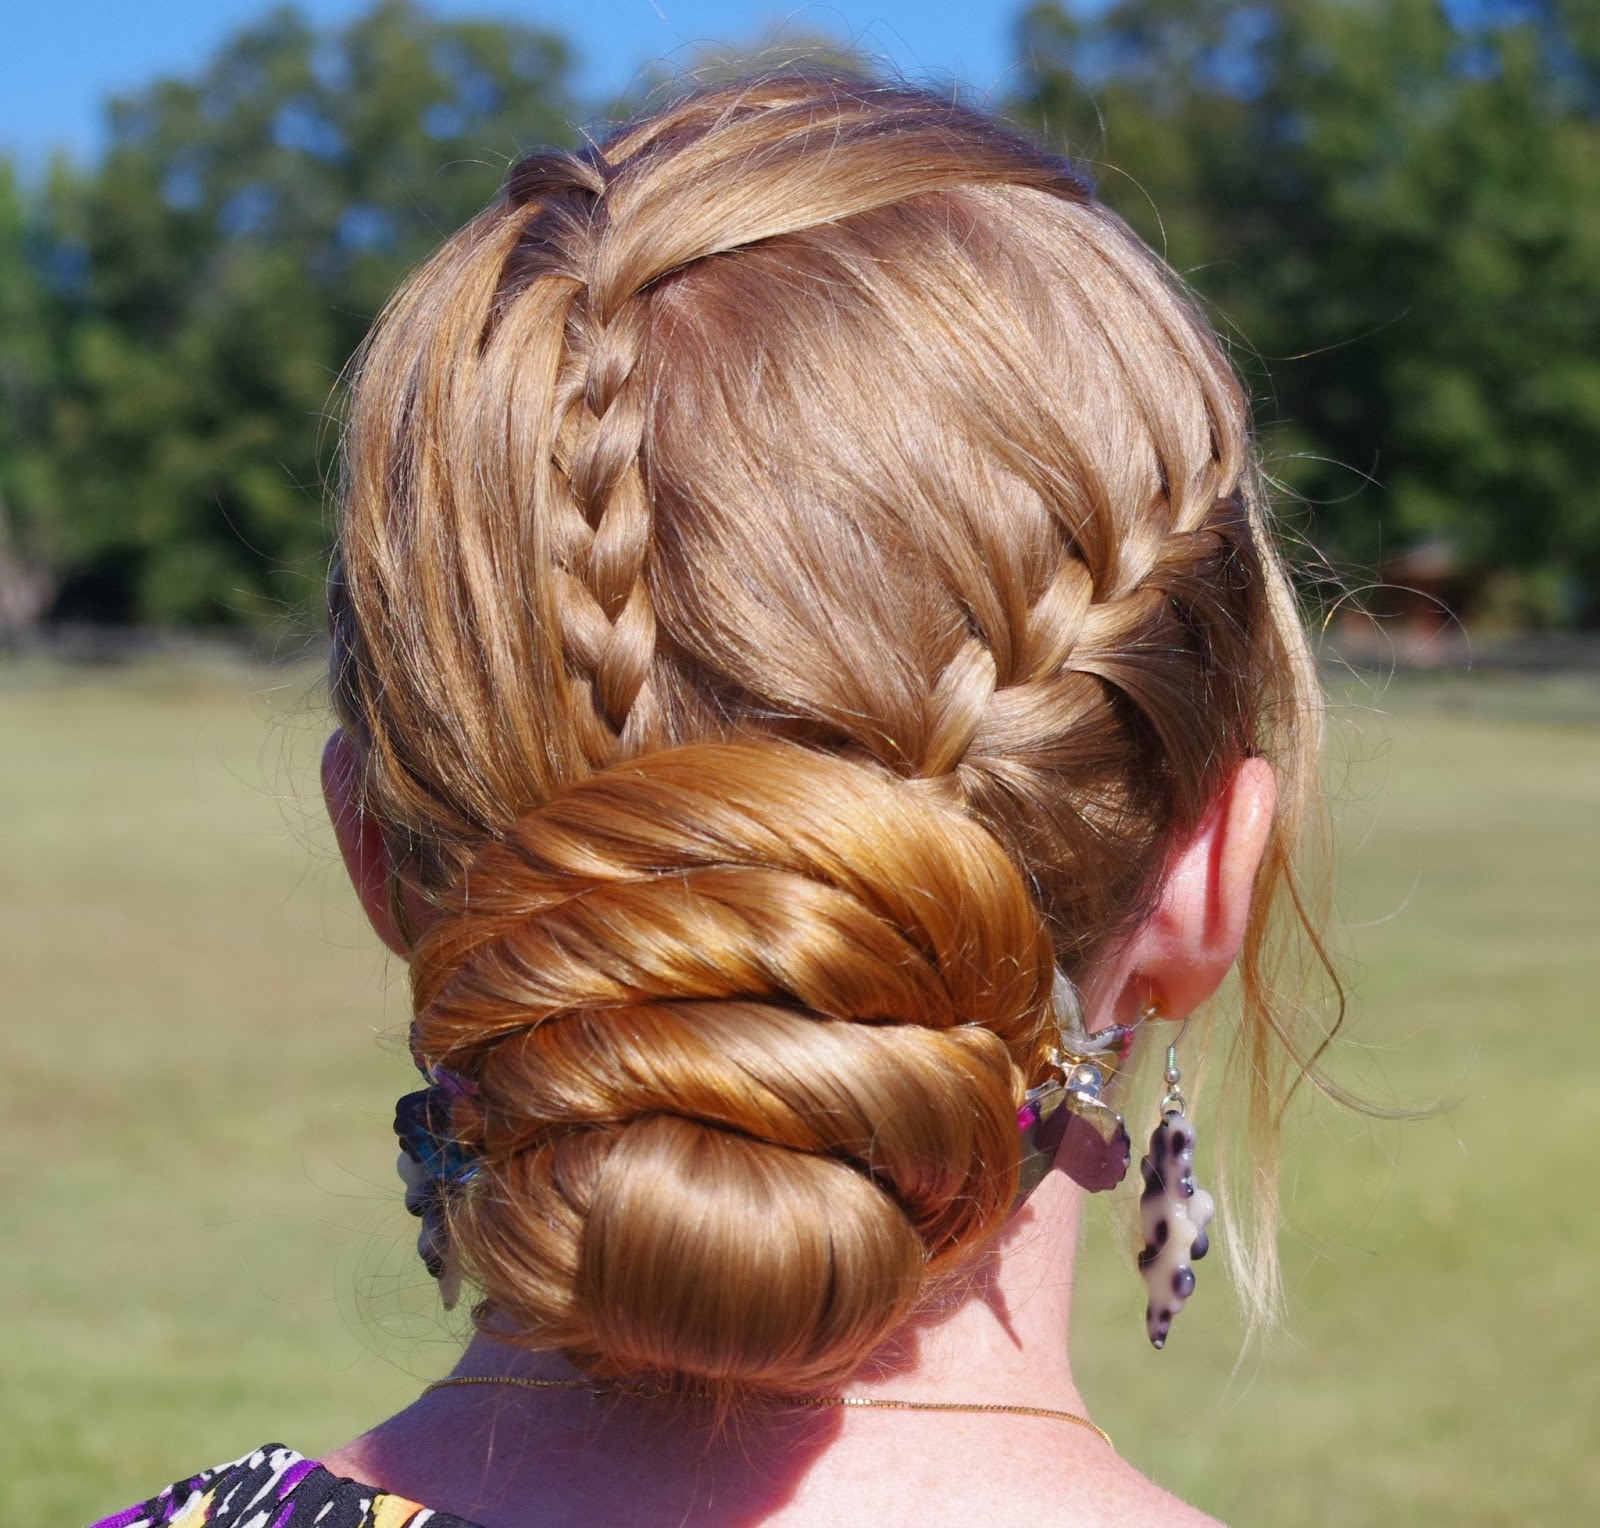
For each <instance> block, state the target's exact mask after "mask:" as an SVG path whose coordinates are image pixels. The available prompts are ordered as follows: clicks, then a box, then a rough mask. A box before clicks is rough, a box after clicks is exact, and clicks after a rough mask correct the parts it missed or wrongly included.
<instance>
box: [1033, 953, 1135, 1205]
mask: <svg viewBox="0 0 1600 1528" xmlns="http://www.w3.org/2000/svg"><path fill="white" fill-rule="evenodd" d="M1051 1008H1052V1011H1053V1013H1054V1016H1055V1023H1056V1042H1055V1045H1054V1046H1053V1047H1052V1048H1051V1051H1050V1065H1051V1067H1052V1069H1053V1071H1054V1075H1053V1076H1051V1077H1049V1078H1047V1079H1046V1080H1045V1081H1044V1082H1042V1083H1040V1084H1039V1086H1038V1087H1036V1088H1029V1089H1028V1092H1027V1094H1026V1095H1025V1096H1024V1098H1023V1102H1022V1108H1021V1109H1019V1110H1018V1111H1017V1129H1018V1130H1020V1131H1021V1132H1022V1170H1021V1173H1020V1174H1019V1176H1018V1180H1017V1203H1019V1204H1020V1203H1021V1202H1022V1201H1023V1200H1024V1199H1025V1198H1027V1196H1028V1195H1029V1194H1030V1193H1032V1192H1033V1190H1034V1189H1035V1188H1037V1187H1038V1186H1039V1183H1040V1182H1041V1181H1042V1180H1043V1178H1044V1175H1045V1174H1046V1173H1047V1172H1049V1171H1050V1168H1051V1165H1052V1164H1053V1163H1054V1162H1055V1160H1056V1157H1057V1155H1058V1154H1059V1155H1060V1156H1061V1165H1062V1167H1063V1168H1064V1169H1065V1170H1066V1173H1067V1176H1068V1177H1070V1178H1071V1179H1072V1180H1073V1181H1074V1182H1075V1183H1077V1184H1078V1185H1079V1186H1080V1187H1082V1188H1085V1189H1087V1190H1088V1191H1089V1192H1090V1193H1091V1194H1098V1193H1101V1192H1103V1191H1104V1190H1106V1189H1112V1188H1115V1187H1116V1186H1117V1185H1118V1184H1119V1183H1121V1182H1122V1180H1123V1179H1124V1178H1125V1177H1126V1176H1127V1173H1128V1163H1129V1162H1130V1161H1131V1159H1132V1157H1133V1143H1132V1142H1131V1141H1130V1140H1129V1139H1128V1127H1127V1126H1126V1125H1125V1124H1124V1123H1123V1120H1122V1116H1121V1115H1120V1114H1118V1113H1117V1111H1116V1110H1115V1109H1113V1108H1112V1107H1111V1106H1110V1105H1109V1104H1107V1103H1106V1102H1105V1101H1104V1100H1103V1099H1102V1098H1101V1096H1100V1095H1101V1094H1102V1092H1103V1091H1104V1090H1105V1088H1106V1086H1107V1085H1108V1084H1109V1083H1110V1081H1111V1079H1112V1077H1113V1076H1114V1075H1115V1074H1116V1069H1117V1067H1118V1066H1120V1065H1121V1063H1122V1062H1123V1061H1124V1060H1125V1059H1126V1057H1127V1055H1128V1050H1129V1042H1130V1041H1131V1039H1132V1036H1133V1031H1132V1029H1130V1028H1129V1027H1128V1026H1126V1025H1123V1024H1117V1025H1113V1026H1112V1027H1111V1028H1109V1029H1102V1030H1100V1031H1099V1032H1098V1033H1096V1034H1092V1035H1091V1034H1090V1033H1089V1032H1088V1031H1087V1030H1086V1029H1085V1028H1084V1027H1083V1000H1082V999H1081V998H1080V997H1079V996H1078V989H1077V988H1076V987H1074V986H1073V985H1072V982H1071V980H1070V979H1069V978H1068V977H1067V974H1066V973H1065V972H1064V971H1061V970H1059V969H1058V970H1057V971H1056V976H1055V989H1054V992H1053V994H1052V997H1051ZM1063 1142H1065V1147H1064V1148H1063Z"/></svg>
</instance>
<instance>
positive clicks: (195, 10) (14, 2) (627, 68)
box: [0, 0, 1024, 166]
mask: <svg viewBox="0 0 1600 1528" xmlns="http://www.w3.org/2000/svg"><path fill="white" fill-rule="evenodd" d="M1023 3H1024V0H831V3H827V4H823V3H800V0H789V3H781V0H780V3H777V4H770V3H765V0H431V3H430V4H429V5H428V7H427V8H428V9H430V10H432V11H434V12H435V13H437V14H443V15H477V16H501V17H514V18H516V19H519V20H523V21H527V22H531V23H535V24H542V25H545V26H548V27H550V28H551V29H553V30H556V31H560V32H562V33H564V34H565V35H566V36H567V37H569V38H570V39H571V40H572V41H573V43H574V44H575V45H576V47H577V50H578V54H579V61H580V68H579V73H578V79H577V82H578V86H579V89H580V91H581V92H582V93H583V94H585V95H593V96H596V97H599V96H603V95H605V94H607V93H609V92H612V91H615V90H618V89H620V88H621V87H622V86H624V85H625V84H626V83H627V82H628V80H629V78H630V76H631V75H632V74H633V72H634V71H635V70H636V69H638V68H639V66H640V65H641V64H644V63H646V62H665V63H667V64H668V65H670V64H672V63H674V62H679V63H682V62H686V61H687V60H688V58H689V57H690V56H691V55H692V54H693V52H694V51H695V45H696V44H697V43H703V42H721V43H740V42H747V41H749V40H750V39H751V38H753V37H755V36H756V35H758V34H760V33H761V32H763V31H764V30H765V29H766V28H767V27H769V26H782V27H783V28H785V29H787V30H789V31H792V32H794V33H807V34H814V33H816V32H828V33H832V34H835V35H838V36H842V37H846V38H851V39H854V40H855V42H856V43H857V45H858V46H860V47H861V48H862V49H863V51H865V52H868V53H870V54H874V55H877V56H880V57H883V58H885V59H886V60H888V61H889V62H890V63H891V64H892V65H893V66H894V67H895V68H896V69H898V70H900V71H901V72H902V73H904V74H906V75H908V76H910V77H911V78H913V79H921V80H939V81H945V80H950V79H955V80H959V81H960V82H961V83H963V84H964V85H967V86H969V87H971V88H973V89H974V90H976V91H977V92H978V93H979V94H980V95H981V94H983V93H985V92H987V91H989V90H991V89H993V88H994V87H995V86H996V85H998V84H1001V83H1003V81H1004V78H1005V75H1006V71H1007V70H1008V68H1009V67H1010V65H1011V61H1012V60H1011V36H1012V29H1013V26H1014V24H1015V20H1016V17H1017V15H1018V14H1019V13H1020V11H1021V10H1022V8H1023ZM270 6H271V0H0V153H9V154H12V155H15V156H17V157H18V158H20V159H21V160H23V162H24V163H26V164H28V165H30V166H37V165H39V164H41V163H42V162H43V160H44V158H45V156H46V155H47V154H48V153H49V152H50V150H51V149H52V148H54V147H57V146H59V147H62V148H65V149H67V150H68V151H70V152H72V153H74V154H76V155H79V156H83V155H86V154H91V153H93V152H94V151H95V149H96V147H97V146H98V145H99V143H100V108H101V103H102V102H103V101H104V100H105V98H106V97H107V96H109V95H112V94H115V93H117V92H120V91H127V90H132V89H136V88H137V87H139V86H140V85H143V84H145V83H146V82H147V81H149V80H151V79H153V78H155V77H156V76H158V75H162V74H178V75H182V74H186V73H190V72H192V71H194V70H196V69H198V68H199V67H200V66H201V64H203V62H204V61H205V59H206V57H207V56H208V55H209V54H210V53H211V52H212V51H213V49H215V47H216V46H217V44H218V43H219V42H220V41H221V40H222V39H223V38H224V37H226V36H227V35H228V34H229V33H230V32H232V31H234V30H235V29H237V28H238V27H239V26H240V25H241V24H242V23H244V22H247V21H249V20H251V19H252V18H254V17H256V16H259V15H261V14H262V13H263V12H265V11H266V10H268V9H269V8H270ZM299 8H300V10H301V11H303V12H304V13H305V14H307V15H308V16H310V17H311V18H312V19H313V20H314V21H317V22H323V23H335V24H336V23H338V22H341V21H344V20H347V19H348V18H349V17H351V16H353V15H355V14H357V13H358V12H360V11H361V10H363V9H365V0H301V4H300V6H299Z"/></svg>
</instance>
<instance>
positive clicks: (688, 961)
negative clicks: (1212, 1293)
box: [413, 743, 1052, 1393]
mask: <svg viewBox="0 0 1600 1528" xmlns="http://www.w3.org/2000/svg"><path fill="white" fill-rule="evenodd" d="M1051 974H1052V958H1051V953H1050V946H1049V941H1048V939H1047V938H1046V935H1045V932H1044V929H1043V926H1042V924H1041V922H1040V919H1039V915H1038V913H1037V911H1036V909H1035V907H1034V905H1033V903H1032V900H1031V898H1030V897H1029V895H1028V891H1027V887H1026V885H1025V884H1024V883H1023V881H1022V878H1021V877H1020V875H1019V874H1018V873H1017V871H1016V870H1015V868H1014V867H1013V866H1012V864H1011V862H1010V860H1009V859H1008V858H1007V856H1006V855H1005V853H1004V851H1003V850H1001V848H1000V847H999V845H998V844H997V843H996V842H995V841H994V840H993V839H992V838H991V837H990V836H989V835H988V834H987V833H985V832H984V831H983V830H982V829H981V828H979V827H978V826H976V825H975V824H974V823H973V822H971V821H970V819H967V818H964V817H962V816H961V815H960V814H959V813H957V812H955V811H953V810H950V809H948V808H945V807H942V806H939V805H937V804H936V803H932V802H929V801H926V800H923V799H921V798H919V797H918V796H916V795H915V794H913V793H912V792H911V791H908V790H907V789H906V788H905V787H904V786H903V785H902V784H901V783H900V782H898V781H896V780H895V779H893V778H892V777H890V776H888V775H887V774H886V773H884V772H882V771H880V770H877V769H875V768H872V767H868V766H865V765H859V764H854V763H850V762H846V761H844V760H841V759H839V758H837V757H833V756H826V755H820V754H817V753H814V752H811V751H809V750H806V749H803V748H800V747H797V746H794V745H790V744H784V743H722V744H698V745H695V746H692V747H686V748H681V749H672V750H663V751H660V752H657V753H653V754H648V755H645V756H643V757H641V758H639V759H637V760H634V761H631V762H629V763H627V764H622V765H617V766H614V767H613V768H611V769H609V770H606V771H602V772H601V773H599V774H597V775H594V776H592V777H590V778H588V779H586V780H584V781H581V782H579V783H578V784H576V785H575V786H573V787H572V789H571V790H569V791H567V792H566V793H564V794H563V795H561V796H559V797H556V798H555V799H553V800H552V801H550V802H548V803H547V804H546V805H544V806H543V807H541V808H538V809H536V810H535V811H533V812H530V813H529V814H527V815H526V816H525V817H523V818H522V819H521V820H520V821H519V822H518V823H517V824H515V826H514V827H513V828H512V829H511V830H510V831H509V832H508V833H507V834H506V835H505V836H504V837H503V839H500V840H498V841H496V842H495V843H493V844H491V845H490V846H488V847H486V848H485V849H484V850H483V851H482V852H481V853H480V854H479V855H478V856H477V858H476V859H475V860H474V861H473V862H472V863H471V865H470V866H469V868H468V870H467V872H466V874H465V875H464V877H463V878H462V880H461V882H460V883H459V885H458V886H457V887H456V889H455V890H454V891H453V893H451V895H450V896H449V898H448V899H447V906H446V909H445V913H444V915H443V916H442V917H441V918H440V919H439V920H438V921H437V922H436V923H435V924H434V925H433V927H432V928H430V929H429V931H428V932H427V933H426V935H425V936H424V937H423V939H422V940H421V941H420V943H419V945H418V948H417V951H416V957H415V961H414V965H413V987H414V994H415V1000H416V1023H415V1028H414V1043H415V1045H416V1048H417V1051H418V1054H419V1057H420V1059H422V1060H423V1061H424V1062H425V1063H429V1064H434V1065H444V1066H448V1067H450V1068H452V1069H454V1070H456V1071H458V1072H461V1073H463V1074H465V1075H466V1076H467V1077H468V1078H470V1079H471V1081H472V1082H473V1084H474V1089H473V1091H472V1093H471V1095H470V1096H468V1097H466V1098H464V1099H462V1100H461V1101H460V1102H459V1103H458V1104H457V1107H456V1113H455V1117H454V1120H453V1128H454V1131H455V1133H456V1135H457V1136H458V1137H459V1138H460V1140H461V1141H462V1143H463V1145H464V1146H465V1147H466V1148H467V1149H468V1150H469V1151H471V1152H472V1153H473V1154H474V1155H475V1156H476V1158H477V1160H478V1163H479V1171H478V1173H477V1175H476V1177H475V1178H474V1179H473V1181H472V1185H471V1188H470V1190H469V1192H468V1193H466V1194H465V1195H464V1196H463V1197H462V1199H461V1200H460V1202H459V1203H458V1204H457V1205H456V1206H455V1209H454V1212H453V1223H452V1233H453V1242H454V1245H455V1247H456V1248H457V1249H458V1253H459V1256H460V1257H461V1260H462V1263H463V1267H464V1270H465V1271H466V1272H467V1273H468V1275H469V1276H470V1277H471V1278H473V1279H474V1280H475V1281H476V1282H477V1283H478V1284H479V1286H480V1287H481V1288H482V1290H483V1292H484V1296H485V1300H484V1304H483V1305H482V1306H481V1307H480V1320H493V1323H494V1328H495V1330H496V1332H497V1334H499V1335H502V1336H505V1335H512V1336H513V1337H514V1338H516V1339H517V1340H523V1341H526V1342H528V1343H529V1344H530V1345H533V1346H539V1347H551V1346H554V1347H560V1348H562V1349H564V1350H565V1351H566V1352H567V1353H568V1354H569V1355H570V1356H571V1357H572V1358H573V1359H574V1360H575V1361H577V1362H578V1363H579V1364H580V1365H582V1366H583V1367H584V1368H586V1369H587V1370H589V1371H590V1372H593V1373H596V1374H637V1373H641V1372H650V1373H653V1374H656V1375H659V1376H663V1377H667V1378H669V1379H676V1380H683V1381H687V1382H690V1383H693V1384H696V1385H700V1386H712V1387H717V1388H720V1389H724V1390H726V1391H728V1392H730V1393H731V1392H734V1391H742V1390H749V1389H756V1390H764V1391H771V1392H784V1391H788V1392H791V1393H799V1392H803V1391H807V1390H813V1389H816V1388H817V1387H822V1386H828V1385H832V1384H836V1383H837V1382H839V1381H840V1380H841V1379H842V1378H843V1377H844V1376H845V1375H847V1374H848V1373H849V1372H850V1371H851V1370H852V1369H853V1368H854V1367H855V1366H856V1365H858V1364H859V1363H860V1361H861V1360H862V1359H863V1358H864V1357H865V1356H866V1355H867V1353H869V1352H870V1351H871V1350H872V1349H873V1348H874V1347H875V1346H877V1345H878V1344H879V1343H881V1342H882V1341H883V1340H884V1339H885V1338H886V1337H887V1336H888V1335H889V1334H890V1332H892V1331H893V1329H894V1328H895V1327H896V1326H897V1325H898V1324H899V1323H900V1322H902V1321H903V1320H904V1319H905V1317H906V1315H907V1314H908V1313H909V1312H910V1311H911V1310H912V1309H914V1308H915V1306H916V1304H917V1302H918V1299H919V1298H920V1297H921V1296H922V1295H923V1294H924V1292H925V1291H926V1289H927V1287H928V1281H929V1279H930V1277H936V1276H938V1275H939V1274H940V1273H942V1272H944V1271H945V1270H948V1269H951V1268H954V1267H957V1266H960V1265H961V1264H962V1263H963V1262H964V1261H966V1260H967V1259H968V1258H969V1257H970V1255H971V1254H972V1252H973V1251H975V1250H976V1249H977V1248H978V1247H980V1246H981V1245H982V1244H983V1242H984V1241H985V1239H986V1238H987V1237H988V1236H989V1234H990V1233H991V1232H993V1231H994V1230H995V1229H996V1228H997V1227H998V1225H999V1224H1000V1223H1001V1221H1002V1220H1003V1219H1004V1217H1005V1215H1006V1213H1007V1211H1008V1210H1009V1208H1010V1205H1011V1202H1012V1199H1013V1197H1014V1194H1015V1189H1016V1178H1017V1165H1018V1156H1019V1148H1018V1138H1017V1133H1016V1109H1017V1105H1018V1103H1019V1102H1020V1096H1021V1093H1022V1091H1023V1089H1024V1088H1025V1086H1026V1085H1027V1082H1028V1081H1029V1080H1030V1074H1031V1073H1032V1072H1033V1071H1034V1070H1035V1068H1036V1065H1037V1062H1038V1060H1039V1057H1040V1046H1041V1037H1042V1030H1043V1027H1044V1022H1045V1015H1046V1010H1047V1004H1048V998H1049V993H1050V984H1051Z"/></svg>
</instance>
